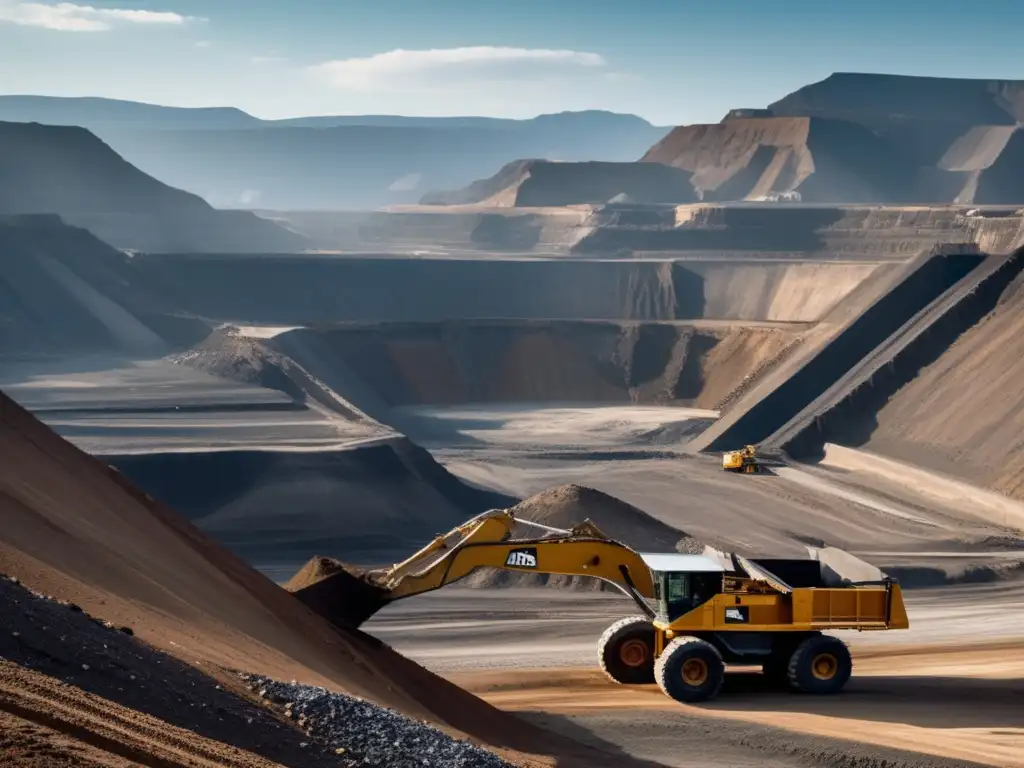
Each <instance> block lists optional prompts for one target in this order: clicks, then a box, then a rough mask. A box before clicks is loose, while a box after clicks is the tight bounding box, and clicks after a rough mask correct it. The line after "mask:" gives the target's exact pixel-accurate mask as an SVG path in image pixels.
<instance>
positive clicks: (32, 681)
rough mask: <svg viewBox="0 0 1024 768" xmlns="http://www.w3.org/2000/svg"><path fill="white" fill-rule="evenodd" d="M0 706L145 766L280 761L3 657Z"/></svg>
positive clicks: (257, 767)
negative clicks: (145, 712)
mask: <svg viewBox="0 0 1024 768" xmlns="http://www.w3.org/2000/svg"><path fill="white" fill-rule="evenodd" d="M0 710H3V711H5V712H7V713H9V714H11V715H14V716H16V717H19V718H21V719H23V720H27V721H30V722H33V723H36V724H38V725H40V726H43V727H46V728H49V729H52V730H54V731H57V732H59V733H63V734H66V735H67V736H70V737H72V738H74V739H76V740H78V741H80V742H83V743H85V744H87V745H89V746H92V747H95V748H97V749H100V750H102V751H104V752H108V753H110V754H112V755H115V756H117V757H120V758H124V759H126V760H130V761H133V762H135V763H139V764H141V765H144V766H147V768H277V767H278V766H280V764H279V763H274V762H271V761H269V760H266V759H263V758H260V757H257V756H255V755H253V754H251V753H248V752H244V751H242V750H239V749H235V748H232V747H228V746H226V745H223V744H217V743H216V742H213V741H210V740H208V739H204V738H202V737H200V736H197V735H196V734H194V733H190V732H188V731H186V730H183V729H181V728H177V727H175V726H172V725H170V724H168V723H165V722H163V721H161V720H159V719H157V718H155V717H150V716H148V715H144V714H142V713H139V712H133V711H132V710H129V709H126V708H124V707H121V706H119V705H117V704H114V703H113V702H110V701H106V700H104V699H101V698H99V697H97V696H93V695H91V694H88V693H86V692H84V691H81V690H79V689H76V688H74V687H72V686H69V685H66V684H64V683H61V682H59V681H57V680H55V679H53V678H50V677H47V676H46V675H42V674H39V673H36V672H31V671H29V670H25V669H22V668H21V667H18V666H17V665H15V664H12V663H10V662H6V661H0Z"/></svg>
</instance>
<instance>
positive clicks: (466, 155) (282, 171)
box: [0, 96, 668, 209]
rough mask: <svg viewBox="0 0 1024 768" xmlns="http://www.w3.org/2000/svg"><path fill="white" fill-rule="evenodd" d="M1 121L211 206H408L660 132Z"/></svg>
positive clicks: (232, 116) (641, 127)
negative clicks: (91, 142)
mask: <svg viewBox="0 0 1024 768" xmlns="http://www.w3.org/2000/svg"><path fill="white" fill-rule="evenodd" d="M0 120H15V121H36V122H43V123H50V124H62V125H69V124H73V125H82V126H84V127H86V128H89V129H90V130H92V131H93V132H95V133H96V134H97V135H98V136H99V137H100V138H102V139H103V140H104V141H106V142H107V143H108V144H110V146H111V147H113V148H114V149H115V150H116V151H117V152H119V153H120V154H121V155H123V156H124V157H125V159H126V160H128V161H129V162H131V163H133V164H134V165H136V166H138V167H139V168H140V169H141V170H143V171H145V172H146V173H149V174H151V175H153V176H155V177H156V178H158V179H160V180H161V181H163V182H166V183H168V184H171V185H173V186H175V187H179V188H181V189H185V190H188V191H190V192H194V193H196V194H198V195H201V196H202V197H204V198H205V199H206V200H207V201H208V202H210V203H212V204H213V205H216V206H219V207H242V208H247V207H260V208H291V209H295V208H377V207H381V206H384V205H391V204H398V203H415V202H416V201H418V200H419V198H420V197H422V195H423V194H424V193H425V192H426V191H429V190H431V189H442V188H446V189H453V188H458V187H461V186H464V185H466V184H469V183H470V182H472V181H474V180H475V179H478V178H482V177H486V176H490V175H492V174H493V173H495V172H497V171H498V170H499V169H500V168H501V167H502V166H504V165H505V164H506V163H509V162H511V161H513V160H518V159H521V158H537V159H547V160H603V161H612V162H630V161H634V160H637V159H639V158H640V156H641V155H643V153H644V152H645V151H646V150H647V148H648V147H650V146H651V144H653V143H654V142H656V141H657V140H658V139H660V138H661V137H662V136H663V135H664V134H665V133H666V132H667V131H668V128H659V127H656V126H653V125H651V124H650V123H648V122H646V121H645V120H642V119H640V118H638V117H636V116H634V115H621V114H615V113H611V112H601V111H589V112H563V113H559V114H554V115H541V116H539V117H536V118H532V119H529V120H504V119H497V118H480V117H452V118H421V117H401V116H387V115H367V116H324V117H303V118H294V119H290V120H276V121H264V120H259V119H257V118H255V117H253V116H251V115H248V114H246V113H245V112H242V111H240V110H236V109H230V108H224V109H180V108H173V107H161V106H155V105H149V104H139V103H135V102H124V101H114V100H109V99H63V98H50V97H39V96H0Z"/></svg>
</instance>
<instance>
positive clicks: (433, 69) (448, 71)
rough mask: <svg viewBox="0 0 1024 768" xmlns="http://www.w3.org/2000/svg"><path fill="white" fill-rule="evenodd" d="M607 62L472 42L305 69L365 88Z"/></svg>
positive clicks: (536, 75)
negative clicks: (462, 45) (471, 44)
mask: <svg viewBox="0 0 1024 768" xmlns="http://www.w3.org/2000/svg"><path fill="white" fill-rule="evenodd" d="M606 65H607V62H605V60H604V58H603V57H601V56H600V55H599V54H596V53H585V52H581V51H568V50H549V49H544V48H499V47H492V46H472V47H465V48H439V49H432V50H423V51H407V50H402V49H397V50H394V51H388V52H386V53H378V54H375V55H373V56H368V57H366V58H356V59H340V60H337V61H326V62H323V63H322V64H317V65H315V66H313V67H310V68H309V69H310V72H312V73H313V74H314V75H316V76H317V77H320V78H321V79H323V80H324V81H325V82H327V83H329V84H330V85H333V86H334V87H336V88H343V89H347V90H356V91H369V90H375V89H379V88H397V89H403V88H424V87H430V86H432V85H434V86H439V87H451V86H452V85H456V84H459V83H462V84H468V83H480V82H490V83H495V82H509V81H526V80H542V79H546V78H551V77H565V76H574V75H580V74H583V73H589V72H592V71H594V70H601V69H602V68H604V67H605V66H606Z"/></svg>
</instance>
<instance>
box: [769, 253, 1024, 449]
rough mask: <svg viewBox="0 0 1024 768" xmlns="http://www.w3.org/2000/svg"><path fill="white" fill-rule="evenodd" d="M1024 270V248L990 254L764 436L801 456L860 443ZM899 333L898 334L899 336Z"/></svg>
mask: <svg viewBox="0 0 1024 768" xmlns="http://www.w3.org/2000/svg"><path fill="white" fill-rule="evenodd" d="M1022 270H1024V252H1022V251H1018V252H1016V253H1014V254H1011V255H1009V256H990V257H988V258H987V259H986V261H985V263H983V264H981V265H980V266H979V267H977V268H976V269H975V270H973V271H972V272H970V273H969V274H968V275H967V276H966V277H965V278H964V279H963V280H962V281H960V283H958V284H957V285H956V286H954V287H953V288H952V289H951V290H950V291H949V292H947V293H946V294H943V295H941V296H939V297H938V298H937V299H936V300H935V301H934V302H933V303H932V305H929V306H928V307H926V308H925V310H924V311H923V312H922V313H920V315H919V316H918V317H915V318H912V319H911V320H910V321H909V322H908V323H907V325H906V326H905V327H904V328H901V329H900V330H898V331H897V332H896V333H895V334H894V339H893V340H892V342H893V343H892V344H891V347H889V348H887V349H884V350H883V351H882V352H881V354H878V355H875V356H872V357H871V358H870V359H868V360H867V361H865V362H866V365H864V366H863V367H861V368H860V369H858V370H856V371H851V377H850V378H849V379H848V380H845V379H844V380H841V381H840V382H838V383H837V385H836V387H835V388H834V390H835V391H829V392H826V393H825V394H824V395H823V396H822V397H821V398H819V400H818V401H816V402H814V403H812V404H811V405H810V406H809V407H808V408H807V409H805V410H804V412H802V413H800V414H799V415H798V416H797V417H796V418H794V419H793V420H792V421H791V422H790V423H788V424H786V425H785V426H784V427H783V428H782V429H780V430H779V431H777V432H776V433H775V434H773V435H772V436H771V437H769V438H768V439H767V440H765V441H764V445H765V446H767V447H769V448H781V449H783V450H785V451H786V453H787V454H789V455H790V456H791V457H793V458H796V459H801V460H811V459H816V458H821V456H822V455H823V449H824V445H825V443H827V442H829V443H838V444H842V445H860V444H863V443H865V442H867V440H868V439H869V438H870V436H871V433H872V432H873V431H874V428H875V427H877V421H876V420H875V419H874V414H877V413H878V411H879V410H880V409H881V408H882V407H883V406H884V405H885V404H886V403H887V402H888V401H889V399H890V398H891V397H892V396H893V395H894V394H895V393H896V392H897V391H899V389H900V388H902V387H903V386H904V385H906V384H907V383H909V382H910V381H912V380H913V379H914V378H915V377H916V376H917V375H918V374H919V373H920V371H921V369H922V368H925V367H926V366H928V365H930V364H931V363H933V362H934V361H935V360H937V359H938V358H939V357H940V356H941V355H942V354H943V353H944V352H945V351H946V350H947V349H948V348H949V347H950V346H951V345H952V344H953V343H954V342H955V341H956V340H957V339H958V338H959V337H960V336H961V335H962V334H964V333H965V332H966V331H967V330H969V329H970V328H972V327H974V326H975V325H976V324H977V323H978V322H980V321H981V320H982V318H984V317H985V316H986V315H987V314H988V313H989V312H991V311H992V310H993V309H994V308H995V306H996V304H997V302H998V301H999V299H1000V297H1001V296H1002V295H1003V292H1004V291H1005V290H1006V288H1007V286H1009V285H1010V284H1011V283H1012V282H1013V281H1014V280H1015V279H1017V278H1018V277H1019V276H1020V274H1021V272H1022ZM901 337H902V338H901Z"/></svg>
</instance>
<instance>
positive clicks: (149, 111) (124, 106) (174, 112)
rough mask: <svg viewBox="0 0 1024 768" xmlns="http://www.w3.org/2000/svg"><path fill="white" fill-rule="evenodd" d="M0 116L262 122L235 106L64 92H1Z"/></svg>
mask: <svg viewBox="0 0 1024 768" xmlns="http://www.w3.org/2000/svg"><path fill="white" fill-rule="evenodd" d="M0 120H3V121H7V122H12V123H45V124H47V125H80V126H82V127H83V128H88V129H89V130H91V131H93V132H94V133H96V132H99V131H101V130H102V129H105V128H145V129H189V128H207V129H210V128H255V127H259V126H260V125H261V124H262V122H261V121H260V120H259V119H257V118H255V117H253V116H252V115H249V114H246V113H245V112H243V111H242V110H240V109H235V108H234V107H198V108H185V107H162V106H159V105H157V104H142V103H140V102H137V101H120V100H118V99H100V98H92V97H82V98H68V97H61V96H0Z"/></svg>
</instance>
